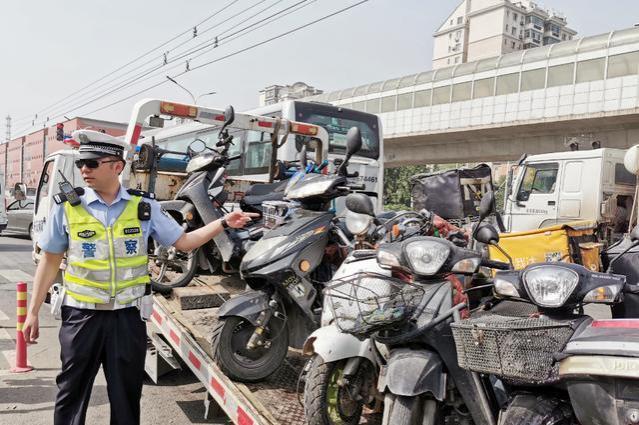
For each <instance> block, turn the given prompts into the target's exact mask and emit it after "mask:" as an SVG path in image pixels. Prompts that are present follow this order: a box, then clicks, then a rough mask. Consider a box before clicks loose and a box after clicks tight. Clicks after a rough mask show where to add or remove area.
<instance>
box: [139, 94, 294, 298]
mask: <svg viewBox="0 0 639 425" xmlns="http://www.w3.org/2000/svg"><path fill="white" fill-rule="evenodd" d="M234 118H235V113H234V110H233V107H231V106H229V107H227V108H226V110H225V112H224V124H223V125H222V127H221V128H220V131H219V134H218V142H217V144H216V147H217V148H218V149H219V150H214V149H212V148H209V147H207V146H206V145H205V144H204V143H203V142H202V141H200V140H199V139H196V140H195V141H194V142H193V143H191V145H189V148H188V152H189V156H191V159H190V160H189V162H188V164H187V166H186V172H187V173H188V178H187V180H186V181H185V182H184V184H183V185H182V187H181V188H180V190H179V191H178V192H177V194H176V196H175V199H173V200H170V201H162V202H160V205H161V206H162V208H163V210H164V211H165V212H166V214H170V215H171V216H172V217H173V218H174V219H175V220H176V221H178V222H179V223H181V225H182V227H183V228H184V229H185V231H189V230H191V229H197V228H199V227H201V226H203V225H206V224H208V223H210V222H212V221H215V220H217V219H219V218H221V217H223V216H224V215H225V214H227V212H228V211H227V210H226V209H225V208H224V206H223V205H224V203H225V202H226V200H227V198H228V193H227V192H226V191H225V190H224V182H225V176H224V175H225V170H226V167H227V166H228V165H229V163H230V162H232V161H234V160H237V159H239V158H240V155H236V156H232V157H229V156H228V150H229V147H230V145H232V144H233V136H232V135H229V134H228V129H227V128H228V127H229V126H230V125H231V124H232V123H233V121H234ZM198 142H199V145H200V146H198ZM195 147H199V149H195ZM147 156H148V155H147ZM279 184H282V183H280V182H277V183H274V184H268V185H265V186H269V188H270V189H272V186H275V185H279ZM255 186H261V185H255ZM254 190H256V191H257V190H259V189H254ZM267 198H268V196H262V197H260V199H259V200H257V201H255V202H259V203H261V202H263V201H264V200H266V199H267ZM271 199H274V200H277V199H281V196H280V195H279V194H278V193H273V194H272V196H271ZM247 203H248V204H247ZM245 205H248V206H252V207H251V208H248V207H247V209H249V210H250V211H254V210H256V209H259V208H258V207H256V206H254V205H253V204H252V203H250V198H249V199H248V200H246V202H245ZM262 233H263V230H262V229H261V226H260V225H258V224H253V225H252V226H249V227H248V228H247V229H226V230H225V231H224V232H222V233H220V234H219V235H217V236H216V237H214V238H213V240H211V241H209V242H207V243H206V244H205V245H203V246H202V247H200V248H198V249H196V250H193V251H191V252H182V251H179V250H177V249H176V248H174V247H165V246H156V247H155V248H154V249H153V252H152V254H150V255H149V260H150V267H149V268H150V270H151V282H152V286H153V289H154V290H155V291H157V292H161V293H167V292H170V291H171V290H172V289H173V288H177V287H181V286H185V285H187V284H188V283H189V282H190V281H191V280H192V279H193V276H195V274H196V272H197V270H198V267H200V268H202V269H205V270H209V272H211V273H215V272H217V271H218V270H219V269H220V268H222V269H225V271H227V272H228V271H232V269H233V264H239V261H240V259H241V257H242V255H243V254H244V253H245V252H246V250H247V249H248V247H249V246H250V244H251V243H253V242H254V241H256V240H257V239H259V238H260V237H261V235H262Z"/></svg>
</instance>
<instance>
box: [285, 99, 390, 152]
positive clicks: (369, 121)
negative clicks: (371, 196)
mask: <svg viewBox="0 0 639 425" xmlns="http://www.w3.org/2000/svg"><path fill="white" fill-rule="evenodd" d="M295 120H296V121H301V122H305V123H309V124H316V125H319V126H321V127H324V128H325V129H326V131H327V132H328V139H329V145H328V151H329V152H334V153H344V152H345V151H346V133H347V132H348V130H349V129H350V128H351V127H353V126H356V127H358V128H359V130H360V132H361V134H362V149H361V150H360V151H359V152H358V153H357V155H358V156H363V157H366V158H372V159H378V158H379V124H378V118H377V116H375V115H372V114H367V113H365V112H360V111H355V110H352V109H343V108H338V107H335V106H332V105H322V104H320V103H309V102H295ZM298 144H299V146H296V147H297V150H298V151H299V150H300V149H301V143H298Z"/></svg>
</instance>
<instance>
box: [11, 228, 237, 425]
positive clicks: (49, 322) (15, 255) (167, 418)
mask: <svg viewBox="0 0 639 425" xmlns="http://www.w3.org/2000/svg"><path fill="white" fill-rule="evenodd" d="M34 273H35V266H34V264H33V262H32V260H31V241H30V240H29V239H26V238H23V237H6V236H3V237H0V425H4V424H7V425H9V424H18V423H29V424H33V425H40V424H42V425H45V424H46V425H49V424H51V423H52V422H53V406H54V400H55V394H56V390H57V389H56V384H55V377H56V375H57V374H58V372H59V368H60V348H59V343H58V329H59V323H60V322H58V321H57V320H55V319H54V318H53V316H52V315H51V314H50V312H49V311H48V305H46V304H45V305H44V306H43V307H42V309H41V311H40V339H39V340H38V344H36V345H31V346H29V348H28V361H29V364H30V365H32V366H33V367H34V370H33V371H31V372H27V373H21V374H14V373H11V372H10V371H9V369H10V367H11V366H12V365H13V364H14V358H15V353H14V350H15V333H16V331H15V321H16V301H15V300H16V292H15V284H16V281H18V280H24V281H27V284H28V288H29V291H31V287H32V284H33V282H32V280H33V275H34ZM205 394H206V392H205V390H204V387H203V386H202V385H201V384H200V383H199V381H197V379H196V378H195V377H194V375H193V374H192V373H191V372H190V371H189V370H188V368H186V367H184V368H183V371H182V372H180V371H175V372H171V373H170V374H168V375H165V376H163V377H161V378H160V381H159V384H158V385H155V384H153V382H151V381H150V380H148V379H147V381H146V382H145V384H144V389H143V391H142V421H141V422H142V424H148V425H151V424H153V425H157V424H175V425H181V424H185V425H186V424H211V423H227V421H226V420H224V419H220V418H209V419H208V420H205V419H204V403H203V400H204V396H205ZM109 417H110V413H109V400H108V396H107V391H106V381H105V380H104V375H103V373H102V371H100V372H98V376H97V377H96V380H95V384H94V386H93V392H92V394H91V402H90V407H89V411H88V414H87V423H90V424H108V423H109Z"/></svg>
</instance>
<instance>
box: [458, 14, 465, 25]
mask: <svg viewBox="0 0 639 425" xmlns="http://www.w3.org/2000/svg"><path fill="white" fill-rule="evenodd" d="M463 21H464V18H463V17H461V16H460V17H459V18H457V25H460V24H461V23H462V22H463Z"/></svg>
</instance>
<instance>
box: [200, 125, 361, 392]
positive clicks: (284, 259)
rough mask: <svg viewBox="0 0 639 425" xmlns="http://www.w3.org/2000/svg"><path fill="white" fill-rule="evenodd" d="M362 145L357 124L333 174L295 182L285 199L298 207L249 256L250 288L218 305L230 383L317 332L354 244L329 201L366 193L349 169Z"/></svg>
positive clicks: (254, 376)
mask: <svg viewBox="0 0 639 425" xmlns="http://www.w3.org/2000/svg"><path fill="white" fill-rule="evenodd" d="M361 143H362V142H361V135H360V133H359V129H357V128H356V127H353V128H351V129H350V130H349V132H348V134H347V153H346V157H345V159H344V162H342V164H341V165H340V166H339V167H338V168H337V170H336V173H335V174H333V175H324V174H317V173H314V174H306V175H300V176H297V177H293V178H291V180H292V183H293V186H292V187H289V188H288V189H287V192H286V195H285V198H286V199H288V200H289V201H292V202H295V203H297V205H298V206H297V207H296V208H294V209H293V211H292V212H291V213H290V214H288V218H287V219H286V220H285V221H284V222H283V223H282V224H279V225H278V226H277V227H275V228H274V229H271V230H269V231H268V232H267V233H266V234H265V235H264V237H263V238H262V239H260V240H259V241H258V242H257V243H255V244H254V245H253V246H252V247H251V248H250V250H249V251H248V252H247V253H246V254H245V255H244V257H243V259H242V263H241V265H240V273H241V276H242V278H243V279H244V281H245V282H246V284H247V285H248V287H249V288H250V289H251V290H249V291H248V292H245V293H243V294H240V295H238V296H236V297H233V298H231V299H230V300H228V301H227V302H225V303H224V304H223V305H222V306H221V307H220V309H219V311H218V315H219V322H218V324H217V325H216V327H215V328H214V330H213V332H212V336H211V345H212V347H213V353H214V359H215V360H216V361H217V363H218V365H219V367H220V368H221V369H222V371H224V373H225V374H226V375H227V376H229V377H230V378H232V379H234V380H238V381H243V382H255V381H260V380H262V379H264V378H266V377H267V376H269V375H270V374H272V373H273V372H275V370H276V369H277V368H278V367H279V366H280V364H281V363H282V361H283V360H284V358H285V356H286V353H287V350H288V347H289V346H291V347H296V348H301V346H302V344H303V342H304V340H305V339H306V336H307V335H308V334H309V333H311V332H312V331H313V330H314V329H315V328H317V327H318V325H319V320H320V313H321V308H322V298H321V291H322V289H323V287H324V283H325V282H328V281H329V280H330V279H331V277H332V275H333V273H334V271H335V270H336V269H337V267H339V265H340V264H341V262H342V261H343V259H344V257H345V254H344V249H346V250H348V249H349V248H350V245H351V242H350V240H349V238H348V236H347V235H346V234H345V233H344V231H343V230H342V228H341V227H340V226H339V225H338V223H339V220H336V217H335V212H334V211H333V210H332V209H331V201H332V200H333V199H335V198H337V197H340V196H345V195H347V194H349V193H350V192H351V191H352V190H363V188H362V185H353V184H349V182H348V178H349V177H356V176H357V175H356V173H354V174H349V173H348V170H347V166H348V161H349V159H350V157H351V156H352V155H353V154H355V153H356V152H357V151H358V150H359V149H360V148H361ZM304 158H305V155H302V160H303V161H304ZM301 165H302V168H303V169H304V168H306V166H307V164H306V163H305V162H304V163H303V164H301Z"/></svg>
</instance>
